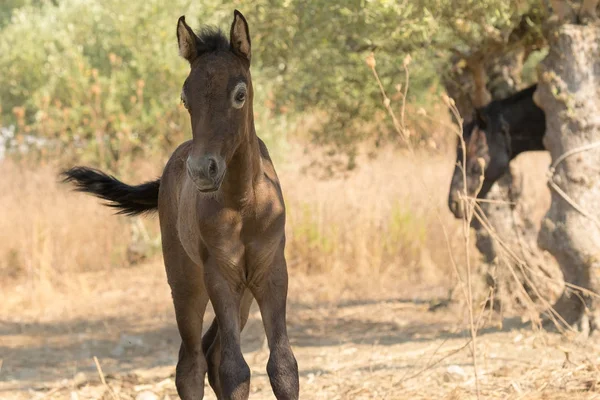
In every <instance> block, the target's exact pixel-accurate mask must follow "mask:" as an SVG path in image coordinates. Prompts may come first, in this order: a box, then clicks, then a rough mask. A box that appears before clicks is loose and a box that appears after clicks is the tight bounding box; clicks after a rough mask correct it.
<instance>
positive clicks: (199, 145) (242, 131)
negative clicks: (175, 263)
mask: <svg viewBox="0 0 600 400" xmlns="http://www.w3.org/2000/svg"><path fill="white" fill-rule="evenodd" d="M177 41H178V43H179V53H180V54H181V56H182V57H183V58H185V59H186V60H187V61H188V62H189V63H190V66H191V70H190V73H189V75H188V77H187V79H186V80H185V83H184V84H183V89H182V91H181V100H182V101H183V104H184V105H185V107H186V108H187V110H188V111H189V113H190V118H191V122H192V150H191V152H190V154H189V156H188V158H187V161H186V165H187V172H188V174H189V176H190V178H191V179H192V180H193V181H194V183H195V185H196V186H197V188H198V190H200V191H202V192H213V191H216V190H218V189H219V187H220V186H221V183H222V182H223V177H224V176H225V172H226V169H227V165H228V163H229V162H230V161H231V159H232V158H233V156H234V154H235V153H236V150H237V149H238V148H239V146H240V145H241V144H243V143H244V142H246V141H247V140H248V139H249V137H250V135H251V133H252V131H253V120H252V98H253V91H252V81H251V79H250V58H251V52H250V34H249V30H248V23H247V22H246V19H245V18H244V16H243V15H242V14H241V13H240V12H239V11H237V10H236V11H235V13H234V17H233V23H232V25H231V32H230V38H229V40H227V38H226V37H225V36H224V35H223V34H222V33H221V32H220V31H217V30H210V29H205V30H204V31H202V32H200V33H199V34H198V35H197V34H196V33H194V31H192V29H191V28H190V27H189V26H188V25H187V24H186V22H185V17H181V18H179V21H178V22H177Z"/></svg>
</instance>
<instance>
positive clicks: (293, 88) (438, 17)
mask: <svg viewBox="0 0 600 400" xmlns="http://www.w3.org/2000/svg"><path fill="white" fill-rule="evenodd" d="M532 4H533V5H535V6H536V7H539V6H538V2H534V1H532V0H521V1H516V2H507V1H503V0H483V1H482V0H459V1H456V0H419V1H389V0H372V1H366V0H353V1H346V2H342V3H340V2H331V1H327V0H321V1H311V2H306V1H303V0H279V1H277V0H257V1H255V2H253V8H252V10H250V11H249V14H250V18H251V20H252V21H253V24H254V27H255V28H254V29H255V31H258V38H257V40H258V43H259V44H260V47H261V53H260V54H261V55H260V61H261V62H262V68H263V69H264V71H265V72H267V73H268V74H269V75H270V76H272V77H273V79H274V81H275V82H276V87H275V93H276V94H277V96H276V101H277V102H278V103H280V104H285V105H286V106H288V107H289V108H291V109H293V110H295V111H296V112H307V111H308V112H313V111H314V110H319V111H320V112H323V111H324V112H325V113H326V114H327V116H328V120H327V123H326V124H325V125H324V126H323V127H322V129H320V130H318V131H316V132H314V134H315V136H314V139H315V140H316V141H317V142H318V143H321V144H334V145H336V146H337V147H340V148H342V149H344V150H346V151H351V149H352V147H353V146H354V144H356V143H357V142H358V141H360V140H363V139H365V138H367V137H373V135H375V136H377V137H379V138H381V137H384V136H386V134H388V133H390V132H391V130H390V129H389V128H390V126H389V125H385V124H384V125H382V124H379V125H378V126H377V127H376V128H377V129H375V130H373V129H369V130H365V129H361V127H363V126H364V122H365V121H373V120H374V119H376V118H375V114H377V113H378V112H381V110H382V105H381V95H380V92H379V89H378V87H377V85H376V82H375V80H374V78H373V75H372V73H371V71H370V70H369V68H367V66H366V65H365V57H366V56H367V55H368V54H369V52H371V51H374V52H375V55H376V58H377V69H378V72H379V75H380V77H381V80H382V82H383V85H384V87H385V89H386V91H387V92H388V93H390V94H392V93H395V92H396V91H397V88H398V85H402V84H404V71H403V65H402V60H403V59H404V57H405V56H406V55H407V54H411V55H412V59H413V63H412V65H411V71H412V80H411V85H410V91H409V97H408V101H410V102H414V101H418V100H419V99H422V98H424V96H423V94H424V93H425V92H426V90H427V89H428V88H430V87H432V86H436V84H437V83H438V81H439V79H440V77H441V75H442V74H444V73H445V72H446V71H447V70H448V69H449V68H450V65H449V62H448V58H449V56H450V54H452V53H455V52H463V53H468V52H470V51H484V50H485V49H486V48H488V47H490V46H491V45H492V44H495V45H498V44H499V45H502V44H505V43H507V42H508V41H509V39H510V34H511V32H513V30H514V29H515V28H516V27H517V26H519V23H520V22H521V19H522V16H523V15H524V14H525V13H527V12H529V13H531V12H532ZM257 21H258V22H257ZM494 51H498V49H495V50H494ZM388 122H389V121H388ZM417 139H422V138H417Z"/></svg>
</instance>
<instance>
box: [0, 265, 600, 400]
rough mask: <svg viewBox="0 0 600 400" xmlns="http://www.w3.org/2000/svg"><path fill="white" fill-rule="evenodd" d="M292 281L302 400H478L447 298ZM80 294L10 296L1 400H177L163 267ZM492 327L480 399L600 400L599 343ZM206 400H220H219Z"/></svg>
mask: <svg viewBox="0 0 600 400" xmlns="http://www.w3.org/2000/svg"><path fill="white" fill-rule="evenodd" d="M294 278H295V277H294V275H293V273H292V280H293V281H292V287H291V293H290V310H289V318H288V320H289V334H290V337H291V341H292V345H293V348H294V351H295V354H296V357H297V359H298V363H299V366H300V379H301V396H300V398H301V399H471V398H476V379H475V376H474V368H473V363H472V358H471V354H470V350H469V346H468V343H469V337H470V333H469V330H468V323H467V321H468V318H467V315H466V313H465V310H464V307H462V306H459V305H458V304H457V305H453V306H450V307H448V308H441V309H438V310H436V311H430V310H429V307H430V304H431V301H432V300H433V299H435V298H436V296H439V295H440V293H441V291H440V290H436V289H435V288H433V289H432V288H422V287H420V288H412V289H410V290H398V293H395V295H394V296H387V297H385V296H383V297H382V298H379V299H373V298H361V296H360V295H356V296H354V297H355V299H354V300H344V301H338V302H330V301H329V302H323V301H317V300H304V299H308V298H310V297H311V296H309V294H310V292H311V288H310V287H308V289H307V286H308V284H307V282H309V280H308V279H307V278H300V277H298V278H297V279H294ZM76 280H77V286H76V287H72V288H67V289H65V290H63V291H62V292H60V293H59V292H55V291H47V293H45V294H43V295H40V294H39V292H40V290H39V288H36V287H32V284H31V283H21V284H19V285H10V287H5V288H3V290H2V292H3V294H4V296H3V297H4V300H3V307H2V314H1V315H0V318H1V319H0V398H1V399H5V400H9V399H71V400H77V399H81V400H83V399H137V400H153V399H160V400H163V399H175V398H178V397H177V393H176V390H175V384H174V371H175V363H176V356H177V350H178V346H179V339H178V333H177V329H176V327H175V322H174V314H173V311H172V308H171V303H170V298H169V291H168V287H167V284H166V281H165V280H164V273H163V272H162V270H161V266H160V265H158V264H156V263H153V264H150V265H146V266H141V267H136V268H131V269H126V270H115V271H113V273H112V274H111V275H107V274H106V272H103V273H97V274H93V273H86V274H82V276H79V277H77V278H76ZM315 290H316V289H315ZM33 293H36V294H35V295H33ZM211 316H212V313H211V312H208V313H207V321H208V320H209V318H210V317H211ZM485 321H486V323H485V325H484V327H483V328H482V329H481V330H480V332H479V337H478V338H477V346H476V352H477V362H478V368H477V371H478V382H479V390H480V398H482V399H547V400H549V399H574V398H576V399H595V398H600V385H599V383H600V372H599V368H600V341H599V340H598V339H597V337H596V338H591V339H587V340H583V339H581V338H577V337H574V338H570V339H568V338H566V337H564V336H560V335H558V334H550V333H546V332H540V331H536V330H532V329H531V327H530V325H529V324H527V323H523V322H522V321H521V320H520V319H518V318H505V319H504V320H503V321H501V320H500V318H499V317H498V315H493V316H491V315H489V316H485ZM500 321H501V322H502V323H500ZM206 325H208V324H206ZM242 340H243V351H244V354H245V357H246V360H247V362H248V363H249V365H250V367H251V370H252V381H251V396H250V398H251V399H271V398H274V396H273V394H272V393H271V390H270V386H269V383H268V377H267V375H266V371H265V366H266V362H267V358H268V349H267V348H266V347H265V341H264V333H263V329H262V324H261V321H260V314H259V313H258V310H257V309H256V307H255V308H254V309H253V311H252V313H251V317H250V320H249V322H248V325H247V327H246V329H245V331H244V333H243V335H242ZM94 357H95V358H96V360H97V361H98V363H97V364H96V362H95V360H94ZM99 368H100V369H101V371H102V376H103V378H104V383H103V382H102V380H101V378H100V373H99ZM206 398H208V399H214V398H215V397H214V394H213V393H212V391H211V390H210V389H207V396H206Z"/></svg>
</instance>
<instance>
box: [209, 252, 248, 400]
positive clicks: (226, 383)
mask: <svg viewBox="0 0 600 400" xmlns="http://www.w3.org/2000/svg"><path fill="white" fill-rule="evenodd" d="M211 261H212V260H211ZM211 261H209V262H208V263H207V264H206V266H205V276H206V286H207V289H208V295H209V297H210V301H211V303H212V305H213V308H214V311H215V316H216V320H217V324H218V335H219V339H218V340H219V346H220V354H219V355H220V357H219V360H218V366H219V370H218V377H219V379H218V383H219V386H220V389H221V390H220V393H217V395H218V396H219V398H222V399H227V400H245V399H248V395H249V393H250V367H249V366H248V364H247V363H246V361H245V360H244V356H243V355H242V350H241V347H240V330H241V326H240V304H241V299H242V294H243V292H244V285H243V282H242V280H241V277H239V276H238V275H237V272H239V271H237V270H235V269H234V267H231V266H223V267H221V266H219V265H217V264H216V263H214V261H212V262H211Z"/></svg>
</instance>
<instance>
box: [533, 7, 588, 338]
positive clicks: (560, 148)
mask: <svg viewBox="0 0 600 400" xmlns="http://www.w3.org/2000/svg"><path fill="white" fill-rule="evenodd" d="M554 3H557V2H554ZM559 7H560V6H559ZM555 11H556V9H555ZM559 11H560V8H559ZM547 32H548V38H547V39H548V42H549V46H550V50H549V54H548V56H547V57H546V58H545V59H544V60H543V61H542V63H541V65H540V66H539V68H538V75H539V84H538V89H537V92H536V95H535V100H536V103H537V104H538V105H539V106H540V107H541V108H543V109H544V111H545V113H546V126H547V130H546V136H545V146H546V148H547V149H548V150H550V153H551V156H552V160H553V163H558V164H557V165H556V170H555V173H554V174H553V176H552V178H551V183H550V186H551V187H553V190H552V191H551V192H552V205H551V207H550V210H549V211H548V213H547V215H546V217H545V218H544V221H543V224H542V229H541V231H540V235H539V243H540V246H541V247H542V248H545V249H547V250H548V251H549V252H550V253H551V254H552V255H554V257H556V259H557V261H558V262H559V264H560V267H561V270H562V272H563V275H564V279H565V282H566V283H568V284H572V285H576V286H578V287H580V288H582V289H583V290H579V289H572V288H569V287H566V288H565V289H564V292H563V293H562V295H561V297H560V298H559V300H558V301H557V302H556V304H555V305H554V309H555V310H556V311H557V312H558V313H559V314H560V315H561V317H562V318H563V319H564V320H565V321H566V323H567V324H569V325H571V326H573V325H576V324H579V323H580V322H581V321H582V317H583V316H584V315H587V316H589V317H590V318H589V319H588V321H589V328H590V331H592V330H593V329H594V328H595V326H596V322H595V318H594V314H595V311H596V304H597V302H598V299H597V298H596V296H594V295H592V294H591V293H592V292H594V293H598V291H599V290H600V286H599V284H600V280H599V276H598V275H599V272H600V222H598V221H600V147H595V148H591V146H593V145H594V144H599V145H600V25H598V24H595V25H587V26H585V25H573V24H565V25H562V26H555V27H553V28H552V29H549V30H548V31H547ZM586 147H590V148H589V149H588V150H584V151H581V152H576V153H574V154H572V155H567V154H569V153H570V152H573V151H576V150H577V149H582V148H586ZM564 157H566V158H564ZM561 159H562V161H560V162H559V160H561ZM561 192H562V193H561ZM578 208H579V210H578ZM584 214H587V215H584ZM581 327H582V328H584V329H585V328H586V327H584V326H581Z"/></svg>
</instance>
